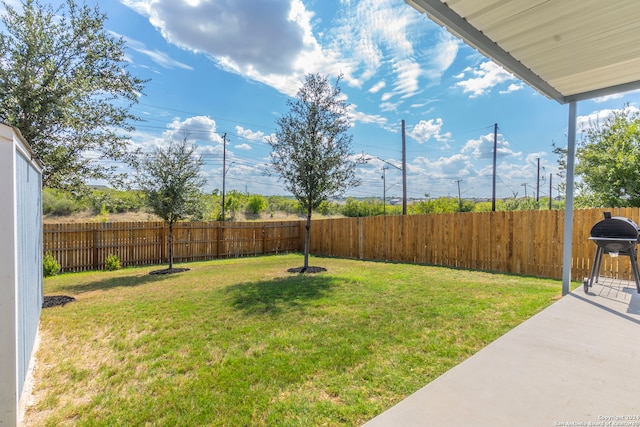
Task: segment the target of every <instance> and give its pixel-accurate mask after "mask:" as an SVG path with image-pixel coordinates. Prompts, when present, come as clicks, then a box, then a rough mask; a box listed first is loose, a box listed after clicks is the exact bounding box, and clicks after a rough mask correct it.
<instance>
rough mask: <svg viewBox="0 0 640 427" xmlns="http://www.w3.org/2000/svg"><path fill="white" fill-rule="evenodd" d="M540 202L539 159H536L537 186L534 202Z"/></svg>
mask: <svg viewBox="0 0 640 427" xmlns="http://www.w3.org/2000/svg"><path fill="white" fill-rule="evenodd" d="M539 201H540V157H538V184H537V186H536V202H539Z"/></svg>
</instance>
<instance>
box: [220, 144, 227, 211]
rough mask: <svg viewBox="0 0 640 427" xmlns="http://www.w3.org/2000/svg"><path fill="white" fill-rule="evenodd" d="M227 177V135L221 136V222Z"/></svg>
mask: <svg viewBox="0 0 640 427" xmlns="http://www.w3.org/2000/svg"><path fill="white" fill-rule="evenodd" d="M226 176H227V133H226V132H225V133H224V135H222V215H221V218H222V221H224V184H225V177H226Z"/></svg>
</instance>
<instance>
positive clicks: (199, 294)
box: [26, 255, 561, 426]
mask: <svg viewBox="0 0 640 427" xmlns="http://www.w3.org/2000/svg"><path fill="white" fill-rule="evenodd" d="M312 263H313V265H319V266H323V267H326V268H327V270H328V271H327V272H325V273H321V274H316V275H292V274H290V273H287V272H286V270H287V268H290V267H297V266H299V265H301V264H302V258H301V256H299V255H281V256H265V257H259V258H242V259H228V260H217V261H208V262H198V263H189V264H188V267H189V268H190V269H191V270H190V271H187V272H184V273H179V274H173V275H155V276H151V275H149V274H148V273H149V272H150V271H152V270H154V269H157V266H154V267H145V268H128V269H123V270H118V271H113V272H89V273H75V274H63V275H60V276H55V277H51V278H47V279H45V294H66V295H71V296H73V297H75V298H76V301H75V302H72V303H69V304H67V305H66V306H64V307H53V308H48V309H45V310H43V312H42V318H41V344H40V349H39V351H38V353H37V361H38V364H37V369H36V387H35V390H34V397H35V404H34V405H32V406H31V407H30V408H29V409H28V411H27V415H26V425H48V426H54V425H55V426H58V425H74V426H83V425H91V426H116V425H175V426H193V425H219V426H241V425H296V426H298V425H301V426H302V425H303V426H313V425H332V426H339V425H345V426H352V425H360V424H362V423H364V422H366V421H367V420H369V419H370V418H372V417H374V416H375V415H377V414H379V413H380V412H382V411H383V410H385V409H387V408H389V407H390V406H392V405H393V404H395V403H397V402H399V401H400V400H402V399H403V398H404V397H406V396H407V395H409V394H411V393H412V392H414V391H416V390H417V389H419V388H420V387H422V386H424V385H425V384H426V383H428V382H430V381H432V380H433V379H435V378H436V377H437V376H438V375H440V374H442V373H443V372H445V371H446V370H448V369H450V368H451V367H453V366H455V365H456V364H458V363H460V362H461V361H463V360H464V359H466V358H467V357H469V356H470V355H472V354H473V353H475V352H477V351H478V350H479V349H481V348H482V347H484V346H485V345H487V344H488V343H490V342H491V341H493V340H495V339H496V338H498V337H499V336H501V335H503V334H504V333H505V332H507V331H508V330H510V329H511V328H513V327H514V326H516V325H518V324H519V323H521V322H522V321H524V320H525V319H527V318H529V317H530V316H532V315H533V314H535V313H537V312H538V311H540V310H541V309H542V308H544V307H546V306H548V305H549V304H550V303H551V302H552V301H553V300H554V299H556V298H557V297H559V295H560V291H561V286H560V284H559V282H558V281H556V280H543V279H536V278H528V277H515V276H508V275H501V274H490V273H481V272H469V271H462V270H454V269H447V268H436V267H425V266H417V265H407V264H387V263H379V262H362V261H353V260H341V259H329V258H313V260H312Z"/></svg>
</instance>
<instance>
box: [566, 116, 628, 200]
mask: <svg viewBox="0 0 640 427" xmlns="http://www.w3.org/2000/svg"><path fill="white" fill-rule="evenodd" d="M576 157H577V162H576V174H577V175H579V176H580V178H581V179H582V184H583V186H584V193H583V194H582V195H581V196H582V197H585V198H587V199H588V200H591V204H592V205H596V206H605V207H619V206H634V207H638V206H640V179H639V178H638V172H639V171H640V113H638V112H637V111H632V110H630V109H629V107H626V108H624V109H622V110H617V111H614V112H613V115H611V116H610V117H609V118H607V119H606V120H605V121H604V123H603V124H602V125H600V124H597V123H595V124H591V126H590V127H589V128H588V129H587V130H586V134H585V137H584V139H583V141H581V144H580V146H579V147H578V149H577V152H576Z"/></svg>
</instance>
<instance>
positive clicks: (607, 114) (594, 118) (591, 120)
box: [576, 105, 640, 132]
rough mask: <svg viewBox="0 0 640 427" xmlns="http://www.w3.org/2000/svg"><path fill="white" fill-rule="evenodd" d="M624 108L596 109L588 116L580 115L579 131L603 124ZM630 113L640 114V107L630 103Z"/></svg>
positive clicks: (577, 123) (577, 125)
mask: <svg viewBox="0 0 640 427" xmlns="http://www.w3.org/2000/svg"><path fill="white" fill-rule="evenodd" d="M621 110H622V109H621V108H619V109H610V108H605V109H603V110H598V111H594V112H592V113H591V114H587V115H586V116H578V117H577V119H576V129H577V130H578V132H585V131H586V130H587V129H589V128H591V127H598V126H601V125H603V124H604V123H605V122H606V121H607V120H608V119H609V118H611V117H613V114H614V113H615V112H616V111H621ZM627 110H628V113H629V114H640V108H638V107H635V106H633V105H630V106H629V107H628V108H627Z"/></svg>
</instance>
